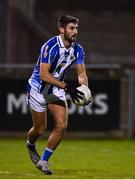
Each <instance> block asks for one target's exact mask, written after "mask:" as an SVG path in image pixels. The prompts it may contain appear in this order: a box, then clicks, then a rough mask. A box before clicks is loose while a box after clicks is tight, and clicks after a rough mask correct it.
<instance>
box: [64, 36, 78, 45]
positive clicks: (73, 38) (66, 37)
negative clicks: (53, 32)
mask: <svg viewBox="0 0 135 180" xmlns="http://www.w3.org/2000/svg"><path fill="white" fill-rule="evenodd" d="M64 38H65V40H66V41H68V42H69V43H72V42H75V41H76V36H71V37H69V36H67V35H66V34H64Z"/></svg>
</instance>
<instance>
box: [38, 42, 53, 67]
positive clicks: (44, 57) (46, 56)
mask: <svg viewBox="0 0 135 180" xmlns="http://www.w3.org/2000/svg"><path fill="white" fill-rule="evenodd" d="M51 61H52V54H51V48H50V46H49V44H45V45H44V46H42V48H41V51H40V62H43V63H49V64H51Z"/></svg>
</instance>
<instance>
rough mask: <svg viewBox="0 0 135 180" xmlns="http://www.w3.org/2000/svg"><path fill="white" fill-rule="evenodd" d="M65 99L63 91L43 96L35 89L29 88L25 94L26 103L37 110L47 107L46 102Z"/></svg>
mask: <svg viewBox="0 0 135 180" xmlns="http://www.w3.org/2000/svg"><path fill="white" fill-rule="evenodd" d="M59 100H62V101H66V96H65V92H62V93H59V92H58V91H57V92H55V94H50V95H47V96H46V97H44V96H43V95H42V94H40V93H38V92H37V91H36V90H35V89H33V88H31V89H30V92H29V93H27V94H26V104H27V105H28V107H29V108H30V109H33V110H34V111H37V112H43V111H45V110H46V108H47V104H50V103H53V102H56V101H59Z"/></svg>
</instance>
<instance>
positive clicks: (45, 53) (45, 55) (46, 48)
mask: <svg viewBox="0 0 135 180" xmlns="http://www.w3.org/2000/svg"><path fill="white" fill-rule="evenodd" d="M48 48H49V46H46V47H45V51H44V58H46V57H47V54H48V52H47V50H48Z"/></svg>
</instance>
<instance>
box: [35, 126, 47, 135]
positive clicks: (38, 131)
mask: <svg viewBox="0 0 135 180" xmlns="http://www.w3.org/2000/svg"><path fill="white" fill-rule="evenodd" d="M45 130H46V129H45V127H38V128H35V132H36V133H37V134H38V135H43V134H44V132H45Z"/></svg>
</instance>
